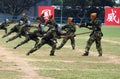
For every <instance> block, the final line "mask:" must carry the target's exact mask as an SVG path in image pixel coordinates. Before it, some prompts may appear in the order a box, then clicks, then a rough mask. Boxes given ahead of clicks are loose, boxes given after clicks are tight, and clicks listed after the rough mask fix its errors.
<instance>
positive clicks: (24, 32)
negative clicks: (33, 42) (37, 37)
mask: <svg viewBox="0 0 120 79" xmlns="http://www.w3.org/2000/svg"><path fill="white" fill-rule="evenodd" d="M29 28H30V21H28V22H27V23H26V24H25V25H23V26H21V28H19V31H18V32H17V34H16V35H15V36H13V37H12V38H10V39H8V40H7V41H6V42H10V41H12V40H15V39H16V38H18V37H21V36H25V37H26V36H27V34H28V32H29V30H30V29H29Z"/></svg>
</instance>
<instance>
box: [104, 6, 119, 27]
mask: <svg viewBox="0 0 120 79" xmlns="http://www.w3.org/2000/svg"><path fill="white" fill-rule="evenodd" d="M105 24H106V25H120V8H110V7H106V8H105Z"/></svg>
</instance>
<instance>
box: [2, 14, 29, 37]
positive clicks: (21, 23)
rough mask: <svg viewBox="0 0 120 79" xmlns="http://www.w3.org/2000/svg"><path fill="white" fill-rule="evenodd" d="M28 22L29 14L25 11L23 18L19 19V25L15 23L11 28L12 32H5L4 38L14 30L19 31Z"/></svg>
mask: <svg viewBox="0 0 120 79" xmlns="http://www.w3.org/2000/svg"><path fill="white" fill-rule="evenodd" d="M27 22H28V19H27V15H26V14H25V13H23V14H22V18H21V19H20V20H19V23H18V24H17V25H15V26H14V27H13V28H11V30H10V32H8V33H7V34H5V35H4V36H3V37H2V38H4V37H7V36H9V35H10V34H12V33H14V32H18V31H19V29H20V28H21V27H20V26H22V25H24V24H25V23H27Z"/></svg>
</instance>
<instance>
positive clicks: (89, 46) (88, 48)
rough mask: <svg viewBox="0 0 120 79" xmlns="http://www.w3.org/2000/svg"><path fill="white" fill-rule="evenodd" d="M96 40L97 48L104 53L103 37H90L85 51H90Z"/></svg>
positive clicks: (100, 52)
mask: <svg viewBox="0 0 120 79" xmlns="http://www.w3.org/2000/svg"><path fill="white" fill-rule="evenodd" d="M94 42H95V44H96V49H97V51H98V53H99V54H102V47H101V37H92V36H91V37H90V38H89V39H88V41H87V45H86V47H85V52H89V50H90V48H91V45H92V44H93V43H94Z"/></svg>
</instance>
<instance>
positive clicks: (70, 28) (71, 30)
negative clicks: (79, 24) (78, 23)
mask: <svg viewBox="0 0 120 79" xmlns="http://www.w3.org/2000/svg"><path fill="white" fill-rule="evenodd" d="M62 30H65V31H66V33H65V35H66V36H67V35H74V33H75V32H76V27H75V24H74V23H68V24H67V25H65V26H63V27H62ZM69 39H70V40H71V46H72V49H75V38H74V37H68V38H63V41H62V43H61V44H60V46H58V47H57V49H61V48H62V47H63V46H64V45H65V44H66V42H67V41H68V40H69Z"/></svg>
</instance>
